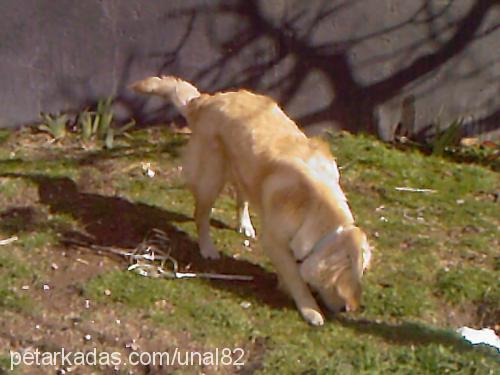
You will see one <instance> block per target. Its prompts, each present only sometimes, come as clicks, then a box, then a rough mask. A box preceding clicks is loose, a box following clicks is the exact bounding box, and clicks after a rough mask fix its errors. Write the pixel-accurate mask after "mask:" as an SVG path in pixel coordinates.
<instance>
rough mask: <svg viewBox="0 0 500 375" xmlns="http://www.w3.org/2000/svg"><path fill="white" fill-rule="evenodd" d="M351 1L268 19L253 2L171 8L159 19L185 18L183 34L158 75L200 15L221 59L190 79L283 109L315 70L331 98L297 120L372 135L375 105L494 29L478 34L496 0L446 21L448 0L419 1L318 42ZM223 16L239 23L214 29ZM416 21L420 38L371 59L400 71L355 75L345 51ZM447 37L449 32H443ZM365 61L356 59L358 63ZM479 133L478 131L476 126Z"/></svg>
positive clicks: (486, 0) (375, 122) (480, 0)
mask: <svg viewBox="0 0 500 375" xmlns="http://www.w3.org/2000/svg"><path fill="white" fill-rule="evenodd" d="M357 3H359V1H350V2H348V1H336V2H334V1H323V2H315V3H314V4H311V6H310V7H303V8H301V7H300V6H299V7H296V8H297V9H288V8H286V7H285V8H286V9H285V11H284V13H283V14H282V15H281V16H275V17H272V16H271V17H270V16H269V14H267V13H266V11H265V10H264V8H265V7H263V6H261V3H260V2H259V1H257V0H225V1H224V0H223V1H218V2H213V3H207V4H206V3H203V4H197V5H191V6H186V7H181V8H180V9H175V10H174V11H171V12H170V13H167V14H166V15H165V19H179V18H185V19H186V22H185V27H186V31H185V34H184V36H183V37H182V38H181V39H180V40H179V42H178V43H177V44H176V46H175V48H174V49H173V50H172V51H168V52H166V53H164V55H165V56H166V59H165V62H164V64H162V65H161V67H160V73H165V74H168V72H169V69H170V67H171V66H172V65H175V64H176V62H177V59H176V57H177V55H178V54H179V53H180V52H181V51H182V50H183V48H184V46H185V45H186V44H188V43H187V41H188V39H189V38H188V36H189V35H191V34H192V29H193V24H194V23H195V22H197V21H196V20H197V18H203V17H206V18H208V20H207V21H206V22H205V25H206V36H207V38H208V40H209V42H210V44H211V47H212V48H213V49H214V50H215V51H218V52H219V57H218V58H216V59H215V61H211V62H208V63H206V64H205V65H204V66H202V67H201V68H200V69H199V70H198V71H197V72H196V74H194V76H193V77H190V79H191V80H192V81H194V82H195V83H196V84H197V85H199V86H200V87H202V88H206V89H208V90H211V91H216V90H227V89H232V88H235V87H237V88H240V87H244V88H249V89H253V90H259V91H260V90H261V91H264V92H270V91H273V92H276V93H277V94H276V95H277V97H278V101H279V102H280V103H281V104H282V105H284V106H286V105H287V104H288V103H290V102H291V101H293V100H294V99H296V98H297V97H298V95H299V94H300V93H301V88H302V87H303V84H304V83H305V82H306V80H307V79H309V77H310V76H311V74H312V73H314V72H319V73H320V74H321V75H322V76H323V77H324V80H325V82H327V86H329V88H330V89H331V92H333V93H335V95H333V97H332V98H331V99H328V103H327V104H326V105H322V106H321V107H319V108H318V109H313V110H310V111H309V112H307V113H305V114H303V115H301V116H300V117H299V118H298V119H297V120H298V123H299V124H300V125H301V126H304V127H307V126H309V125H313V124H315V123H320V122H330V123H332V122H335V123H336V124H338V125H339V126H340V127H341V128H343V129H346V130H349V131H352V132H359V131H363V132H369V133H376V132H377V128H378V126H379V124H378V118H377V108H378V106H379V105H381V104H383V103H385V102H387V101H389V100H391V99H393V98H395V97H396V96H398V95H400V94H401V92H402V91H403V90H404V89H407V88H408V86H409V85H411V84H414V83H415V82H418V81H419V80H420V79H422V78H427V79H429V78H430V77H432V76H433V75H435V74H437V72H438V71H439V68H440V67H442V66H443V65H444V64H446V63H448V62H449V61H451V60H452V59H453V58H455V57H456V56H459V55H460V54H461V53H462V52H463V51H464V50H465V49H466V48H467V47H468V46H469V45H470V44H471V43H473V42H474V41H477V40H478V38H480V37H483V36H486V35H488V34H490V33H491V32H494V30H495V28H494V27H493V28H489V29H487V30H486V31H485V32H480V30H481V27H482V25H483V20H484V19H485V18H486V17H487V15H488V13H489V12H490V10H491V9H492V8H493V7H494V6H495V5H496V4H497V2H496V1H494V0H476V1H474V2H473V3H472V4H471V6H470V7H469V8H468V9H467V10H465V12H464V14H463V16H462V17H461V18H450V17H451V15H450V14H451V13H452V12H453V10H452V9H451V8H452V6H451V2H450V3H447V4H445V5H444V6H438V5H437V4H435V3H434V2H433V1H431V0H425V1H422V2H421V4H420V5H419V6H417V7H416V9H415V11H413V12H412V13H410V14H409V16H407V17H406V19H403V20H401V21H398V22H397V23H395V24H392V25H384V26H381V27H380V29H377V30H374V31H370V32H367V33H364V34H361V35H359V36H347V37H344V38H343V39H339V38H337V37H336V36H335V35H332V37H330V38H329V40H327V41H325V42H320V43H318V42H317V41H316V39H315V34H316V32H317V31H318V30H319V29H321V27H327V26H325V25H328V24H329V23H332V24H334V23H335V20H336V18H337V17H340V16H339V14H341V13H342V12H345V11H347V10H349V9H350V8H352V7H353V6H356V5H357ZM290 8H291V7H290ZM224 17H226V18H227V17H230V18H233V19H235V20H238V22H237V24H235V27H234V28H233V29H230V28H228V30H226V31H227V32H224V33H221V32H219V33H218V32H217V28H218V24H220V20H221V19H223V18H224ZM414 26H423V27H425V29H426V30H425V33H423V34H424V35H422V36H420V37H418V38H416V40H414V41H410V42H409V44H407V45H405V46H403V47H398V48H397V49H395V50H392V51H391V53H390V54H387V55H381V56H375V57H370V58H369V59H372V58H374V59H375V60H376V61H377V62H379V63H383V62H387V61H389V60H391V59H399V60H400V62H399V63H398V64H396V65H397V66H400V68H399V69H396V70H394V71H393V72H391V73H390V74H388V75H386V76H382V77H381V78H380V79H378V80H375V81H372V82H370V83H363V82H361V81H360V80H359V79H358V78H357V74H356V72H355V67H354V64H353V62H352V56H351V55H352V53H353V49H355V48H356V47H358V46H359V45H360V44H366V43H369V42H371V41H373V40H375V39H376V38H381V37H383V38H385V37H389V36H392V35H394V34H397V33H398V32H399V30H402V29H403V28H405V27H414ZM219 34H220V35H219ZM445 34H446V35H448V34H450V36H448V37H444V36H443V35H445ZM426 45H430V46H432V48H431V49H430V51H429V49H428V48H427V49H426V52H425V53H424V52H422V48H423V47H424V46H426ZM416 50H417V51H418V53H415V51H416ZM363 63H365V62H363V61H360V62H358V65H359V64H361V65H362V64H363ZM367 63H369V64H373V63H374V61H367ZM475 74H479V71H478V72H475ZM391 125H396V124H391ZM423 125H428V124H423ZM481 131H482V128H481V129H479V130H478V132H481Z"/></svg>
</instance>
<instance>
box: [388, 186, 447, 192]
mask: <svg viewBox="0 0 500 375" xmlns="http://www.w3.org/2000/svg"><path fill="white" fill-rule="evenodd" d="M394 190H397V191H409V192H412V193H436V192H437V190H434V189H419V188H411V187H403V186H396V187H395V188H394Z"/></svg>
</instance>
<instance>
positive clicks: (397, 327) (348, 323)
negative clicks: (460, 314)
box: [330, 315, 498, 359]
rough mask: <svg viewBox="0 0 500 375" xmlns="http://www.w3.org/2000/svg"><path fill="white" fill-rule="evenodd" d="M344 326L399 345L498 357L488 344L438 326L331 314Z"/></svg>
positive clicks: (334, 319) (332, 317)
mask: <svg viewBox="0 0 500 375" xmlns="http://www.w3.org/2000/svg"><path fill="white" fill-rule="evenodd" d="M330 318H331V319H332V320H333V321H336V322H338V323H340V324H341V325H343V326H344V327H347V328H350V329H353V330H355V331H358V332H360V333H365V334H366V333H368V334H371V335H375V336H379V337H382V338H383V339H384V340H386V341H388V342H391V343H393V344H398V345H419V346H420V345H428V344H441V345H445V346H448V347H450V348H453V349H454V350H457V351H461V352H463V351H469V350H475V351H477V353H478V354H481V355H483V356H489V357H492V358H495V359H497V358H498V354H497V353H496V350H495V349H494V348H492V347H488V346H479V347H477V346H476V347H474V346H473V345H471V344H470V343H469V342H467V341H466V340H465V339H463V338H462V337H461V336H460V335H459V334H457V333H455V332H453V331H451V330H448V329H441V328H436V327H431V326H427V325H424V324H421V323H416V322H401V323H397V324H391V323H387V322H382V321H378V320H377V321H373V320H368V319H355V318H350V317H346V316H342V315H336V316H330Z"/></svg>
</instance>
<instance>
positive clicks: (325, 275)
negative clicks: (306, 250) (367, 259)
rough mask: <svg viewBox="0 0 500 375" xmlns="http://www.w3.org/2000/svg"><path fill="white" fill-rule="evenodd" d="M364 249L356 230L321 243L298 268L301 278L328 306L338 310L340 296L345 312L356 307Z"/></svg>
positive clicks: (344, 231)
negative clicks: (333, 306)
mask: <svg viewBox="0 0 500 375" xmlns="http://www.w3.org/2000/svg"><path fill="white" fill-rule="evenodd" d="M365 246H367V242H366V236H365V235H364V233H363V232H362V231H361V230H360V229H359V228H356V227H353V228H349V229H346V230H343V231H341V232H339V233H337V235H335V236H333V237H332V238H331V239H330V240H327V241H325V242H324V243H323V244H321V247H320V248H318V249H317V250H316V251H314V253H313V254H311V255H310V256H309V257H307V258H306V259H305V260H304V262H303V263H302V264H301V267H300V272H301V275H302V277H303V278H304V280H305V281H306V282H308V283H309V284H310V285H311V286H312V287H313V288H314V289H315V290H317V291H318V292H319V293H320V295H321V296H322V298H323V300H324V302H325V303H326V304H327V305H328V306H332V305H335V308H338V306H336V305H338V302H337V300H338V296H340V297H341V298H342V299H343V300H344V302H345V304H346V307H347V309H348V310H355V309H356V308H358V307H359V304H360V299H361V277H362V275H363V263H364V262H363V249H364V247H365Z"/></svg>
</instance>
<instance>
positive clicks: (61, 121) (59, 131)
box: [38, 113, 68, 140]
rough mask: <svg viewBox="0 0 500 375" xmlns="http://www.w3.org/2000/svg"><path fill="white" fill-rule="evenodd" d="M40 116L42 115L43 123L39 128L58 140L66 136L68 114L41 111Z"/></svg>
mask: <svg viewBox="0 0 500 375" xmlns="http://www.w3.org/2000/svg"><path fill="white" fill-rule="evenodd" d="M40 116H41V117H42V120H43V123H42V124H41V125H40V126H39V127H38V129H39V130H41V131H44V132H47V133H49V134H50V135H51V136H52V137H53V138H54V140H59V139H62V138H64V137H65V136H66V124H67V123H68V115H66V114H57V115H50V114H47V113H41V114H40Z"/></svg>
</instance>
